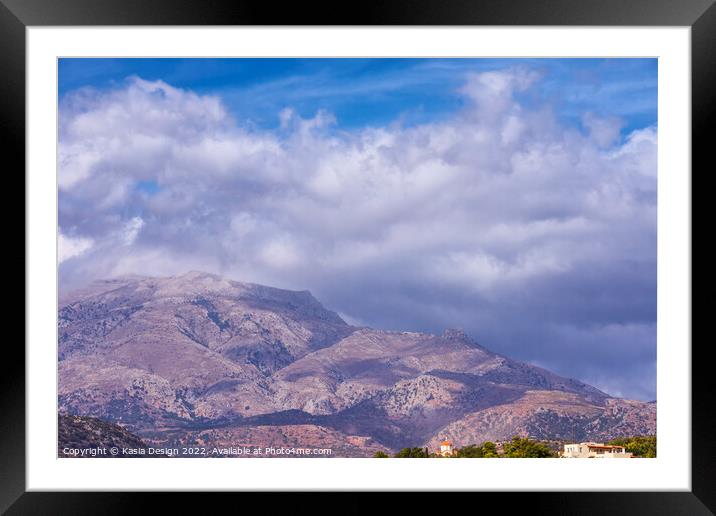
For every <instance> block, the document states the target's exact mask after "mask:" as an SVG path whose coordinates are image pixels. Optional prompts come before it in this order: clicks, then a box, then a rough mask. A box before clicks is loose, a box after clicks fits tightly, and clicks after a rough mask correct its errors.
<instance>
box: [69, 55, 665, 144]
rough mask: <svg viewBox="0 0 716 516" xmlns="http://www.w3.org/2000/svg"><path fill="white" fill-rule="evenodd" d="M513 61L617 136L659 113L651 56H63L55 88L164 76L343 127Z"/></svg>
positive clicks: (450, 90) (375, 121)
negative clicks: (331, 117)
mask: <svg viewBox="0 0 716 516" xmlns="http://www.w3.org/2000/svg"><path fill="white" fill-rule="evenodd" d="M516 64H519V65H522V66H528V67H530V68H533V69H535V70H539V71H540V73H542V74H543V75H544V80H543V81H541V82H540V84H539V88H537V89H535V90H531V91H530V92H529V95H526V96H525V98H523V99H522V100H523V101H524V102H525V103H527V104H528V105H530V104H534V103H540V104H549V105H550V106H552V107H553V109H554V110H555V112H556V113H558V114H559V116H560V117H561V118H562V119H563V120H564V121H565V122H568V123H570V124H573V125H575V126H578V125H579V122H580V117H581V115H582V113H584V112H586V111H591V112H594V113H595V114H596V115H599V116H616V117H619V118H621V119H622V120H623V123H624V126H623V128H622V133H623V134H628V133H629V132H631V131H632V130H634V129H636V128H639V127H645V126H648V125H654V124H656V121H657V60H656V59H517V60H516V59H169V58H166V59H75V58H72V59H67V58H65V59H60V61H59V94H60V96H63V95H64V94H65V93H66V92H68V91H71V90H73V89H77V88H81V87H87V86H90V87H94V88H98V89H109V88H121V87H123V85H124V83H125V81H126V79H127V78H128V77H131V76H135V75H136V76H139V77H141V78H142V79H145V80H157V79H159V80H163V81H165V82H167V83H168V84H171V85H172V86H175V87H178V88H185V89H189V90H192V91H194V92H197V93H201V94H213V95H219V96H220V97H221V98H222V100H223V101H224V102H225V104H226V106H227V107H228V108H229V110H230V111H231V113H232V114H233V115H234V116H235V117H236V118H237V121H238V122H239V123H240V124H246V125H248V126H256V127H260V128H264V129H270V128H276V127H277V126H278V125H279V120H278V116H277V113H278V112H279V111H280V110H281V109H283V108H284V107H287V106H290V107H292V108H293V109H295V110H296V111H297V112H298V113H299V114H300V115H301V116H303V117H309V116H313V114H314V113H315V112H316V111H317V110H318V109H327V110H329V111H331V112H332V113H333V114H335V115H336V118H337V120H338V126H339V127H341V128H347V129H351V128H356V127H364V126H376V125H383V124H387V123H390V122H392V121H395V120H398V119H399V120H400V121H401V122H402V123H403V124H406V125H410V124H417V123H424V122H429V121H433V120H437V119H441V118H444V117H447V116H450V114H451V113H454V112H455V111H456V110H458V109H460V108H461V107H462V106H463V103H464V99H462V98H461V96H460V95H458V93H457V90H458V89H459V87H460V86H461V82H462V80H463V75H464V74H465V73H467V72H474V71H487V70H500V69H503V68H505V67H507V66H515V65H516Z"/></svg>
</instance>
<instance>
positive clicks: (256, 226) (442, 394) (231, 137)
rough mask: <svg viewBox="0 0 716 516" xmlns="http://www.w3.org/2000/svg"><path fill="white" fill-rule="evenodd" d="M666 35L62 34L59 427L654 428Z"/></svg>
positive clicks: (318, 442) (630, 452)
mask: <svg viewBox="0 0 716 516" xmlns="http://www.w3.org/2000/svg"><path fill="white" fill-rule="evenodd" d="M658 63H659V60H658V59H657V58H449V57H445V58H348V57H342V58H272V57H260V58H259V57H257V58H248V57H243V58H209V57H201V58H199V57H196V58H131V57H127V58H119V57H117V58H109V57H108V58H80V57H69V58H62V57H60V58H59V59H58V62H57V84H58V87H57V110H58V114H57V176H56V180H57V274H58V293H57V295H58V312H57V339H58V341H57V347H56V354H57V418H58V440H57V456H58V457H59V458H61V459H63V460H64V459H71V458H108V457H117V458H132V457H136V458H149V457H156V458H177V457H183V458H186V457H191V458H197V459H200V458H276V457H280V458H304V459H305V458H433V459H444V458H496V459H509V458H555V459H557V458H605V459H606V458H654V457H656V421H657V418H656V413H657V399H656V380H657V379H656V371H657V353H656V350H657V346H656V335H657V330H656V329H657V207H658V206H657V147H658V143H657V133H658V130H657V129H658V112H657V111H658V110H657V97H658V91H657V90H658V88H657V86H658ZM47 350H48V351H47V352H48V353H52V351H51V350H50V348H49V347H48V348H47ZM53 417H54V416H53Z"/></svg>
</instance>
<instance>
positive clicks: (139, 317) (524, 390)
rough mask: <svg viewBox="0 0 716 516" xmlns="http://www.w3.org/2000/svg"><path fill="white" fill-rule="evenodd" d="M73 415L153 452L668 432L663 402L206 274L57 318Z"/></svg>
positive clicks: (348, 451) (66, 298) (143, 283)
mask: <svg viewBox="0 0 716 516" xmlns="http://www.w3.org/2000/svg"><path fill="white" fill-rule="evenodd" d="M58 335H59V344H58V359H59V365H58V367H59V386H58V396H59V400H58V403H59V411H60V414H63V415H74V416H93V417H96V418H100V419H102V420H105V421H108V422H112V423H117V424H119V425H121V426H122V427H124V428H126V429H127V430H129V431H131V432H132V433H134V434H136V435H137V436H140V437H141V438H142V440H143V441H144V442H146V443H149V444H153V445H173V446H174V445H180V444H181V445H183V444H188V445H193V444H198V445H213V446H232V445H236V444H239V443H240V444H252V445H256V446H277V445H281V446H316V447H327V448H332V449H333V456H370V455H372V454H373V453H374V452H375V451H377V450H384V451H388V452H391V451H395V450H397V449H399V448H402V447H408V446H429V447H433V448H434V447H435V446H436V445H437V443H438V442H439V441H440V440H442V439H450V440H452V441H453V442H454V443H455V445H456V446H464V445H468V444H472V443H480V442H482V441H485V440H501V439H508V438H511V437H512V436H514V435H522V436H530V437H534V438H538V439H564V440H573V441H574V440H576V441H584V440H607V439H611V438H615V437H620V436H629V435H640V434H655V433H656V404H655V403H654V402H650V403H646V402H641V401H635V400H625V399H620V398H616V397H612V396H610V395H608V394H607V393H604V392H602V391H600V390H599V389H596V388H595V387H592V386H590V385H587V384H585V383H583V382H580V381H578V380H574V379H569V378H565V377H562V376H559V375H556V374H554V373H552V372H550V371H547V370H545V369H542V368H539V367H536V366H534V365H530V364H526V363H523V362H519V361H516V360H512V359H510V358H507V357H505V356H502V355H500V354H497V353H493V352H491V351H490V350H488V349H486V348H485V347H483V346H481V345H480V344H478V343H477V342H475V341H474V340H472V339H471V338H470V337H469V336H468V335H466V334H465V333H463V332H462V331H460V330H453V329H450V330H446V331H445V332H444V333H442V334H441V335H432V334H426V333H416V332H399V331H384V330H376V329H371V328H367V327H357V326H353V325H350V324H347V323H346V322H345V321H344V320H343V319H342V318H341V317H340V316H339V315H338V314H336V313H335V312H332V311H330V310H328V309H326V308H324V307H323V306H322V305H321V303H320V302H318V301H317V300H316V299H315V298H314V297H313V296H312V295H311V293H310V292H308V291H289V290H282V289H277V288H271V287H267V286H262V285H256V284H252V283H241V282H237V281H232V280H229V279H226V278H222V277H220V276H217V275H213V274H207V273H202V272H190V273H187V274H184V275H180V276H175V277H166V278H153V277H141V276H129V277H121V278H114V279H110V280H103V281H96V282H94V283H92V284H90V285H89V286H88V287H86V288H83V289H81V290H77V291H75V292H72V293H70V294H67V295H63V296H62V297H61V299H60V303H59V312H58Z"/></svg>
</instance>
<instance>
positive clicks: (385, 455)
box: [373, 450, 389, 459]
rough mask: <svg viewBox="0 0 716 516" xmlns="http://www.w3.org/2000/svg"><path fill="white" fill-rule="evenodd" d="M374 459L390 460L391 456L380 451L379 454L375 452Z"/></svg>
mask: <svg viewBox="0 0 716 516" xmlns="http://www.w3.org/2000/svg"><path fill="white" fill-rule="evenodd" d="M373 458H374V459H387V458H389V455H388V454H387V453H385V452H384V451H380V450H378V451H377V452H375V453H374V454H373Z"/></svg>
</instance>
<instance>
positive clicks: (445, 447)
mask: <svg viewBox="0 0 716 516" xmlns="http://www.w3.org/2000/svg"><path fill="white" fill-rule="evenodd" d="M454 452H455V448H453V446H452V443H451V442H450V441H442V442H441V443H440V451H439V452H438V453H439V454H440V455H442V456H443V457H450V456H452V454H453V453H454Z"/></svg>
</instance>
